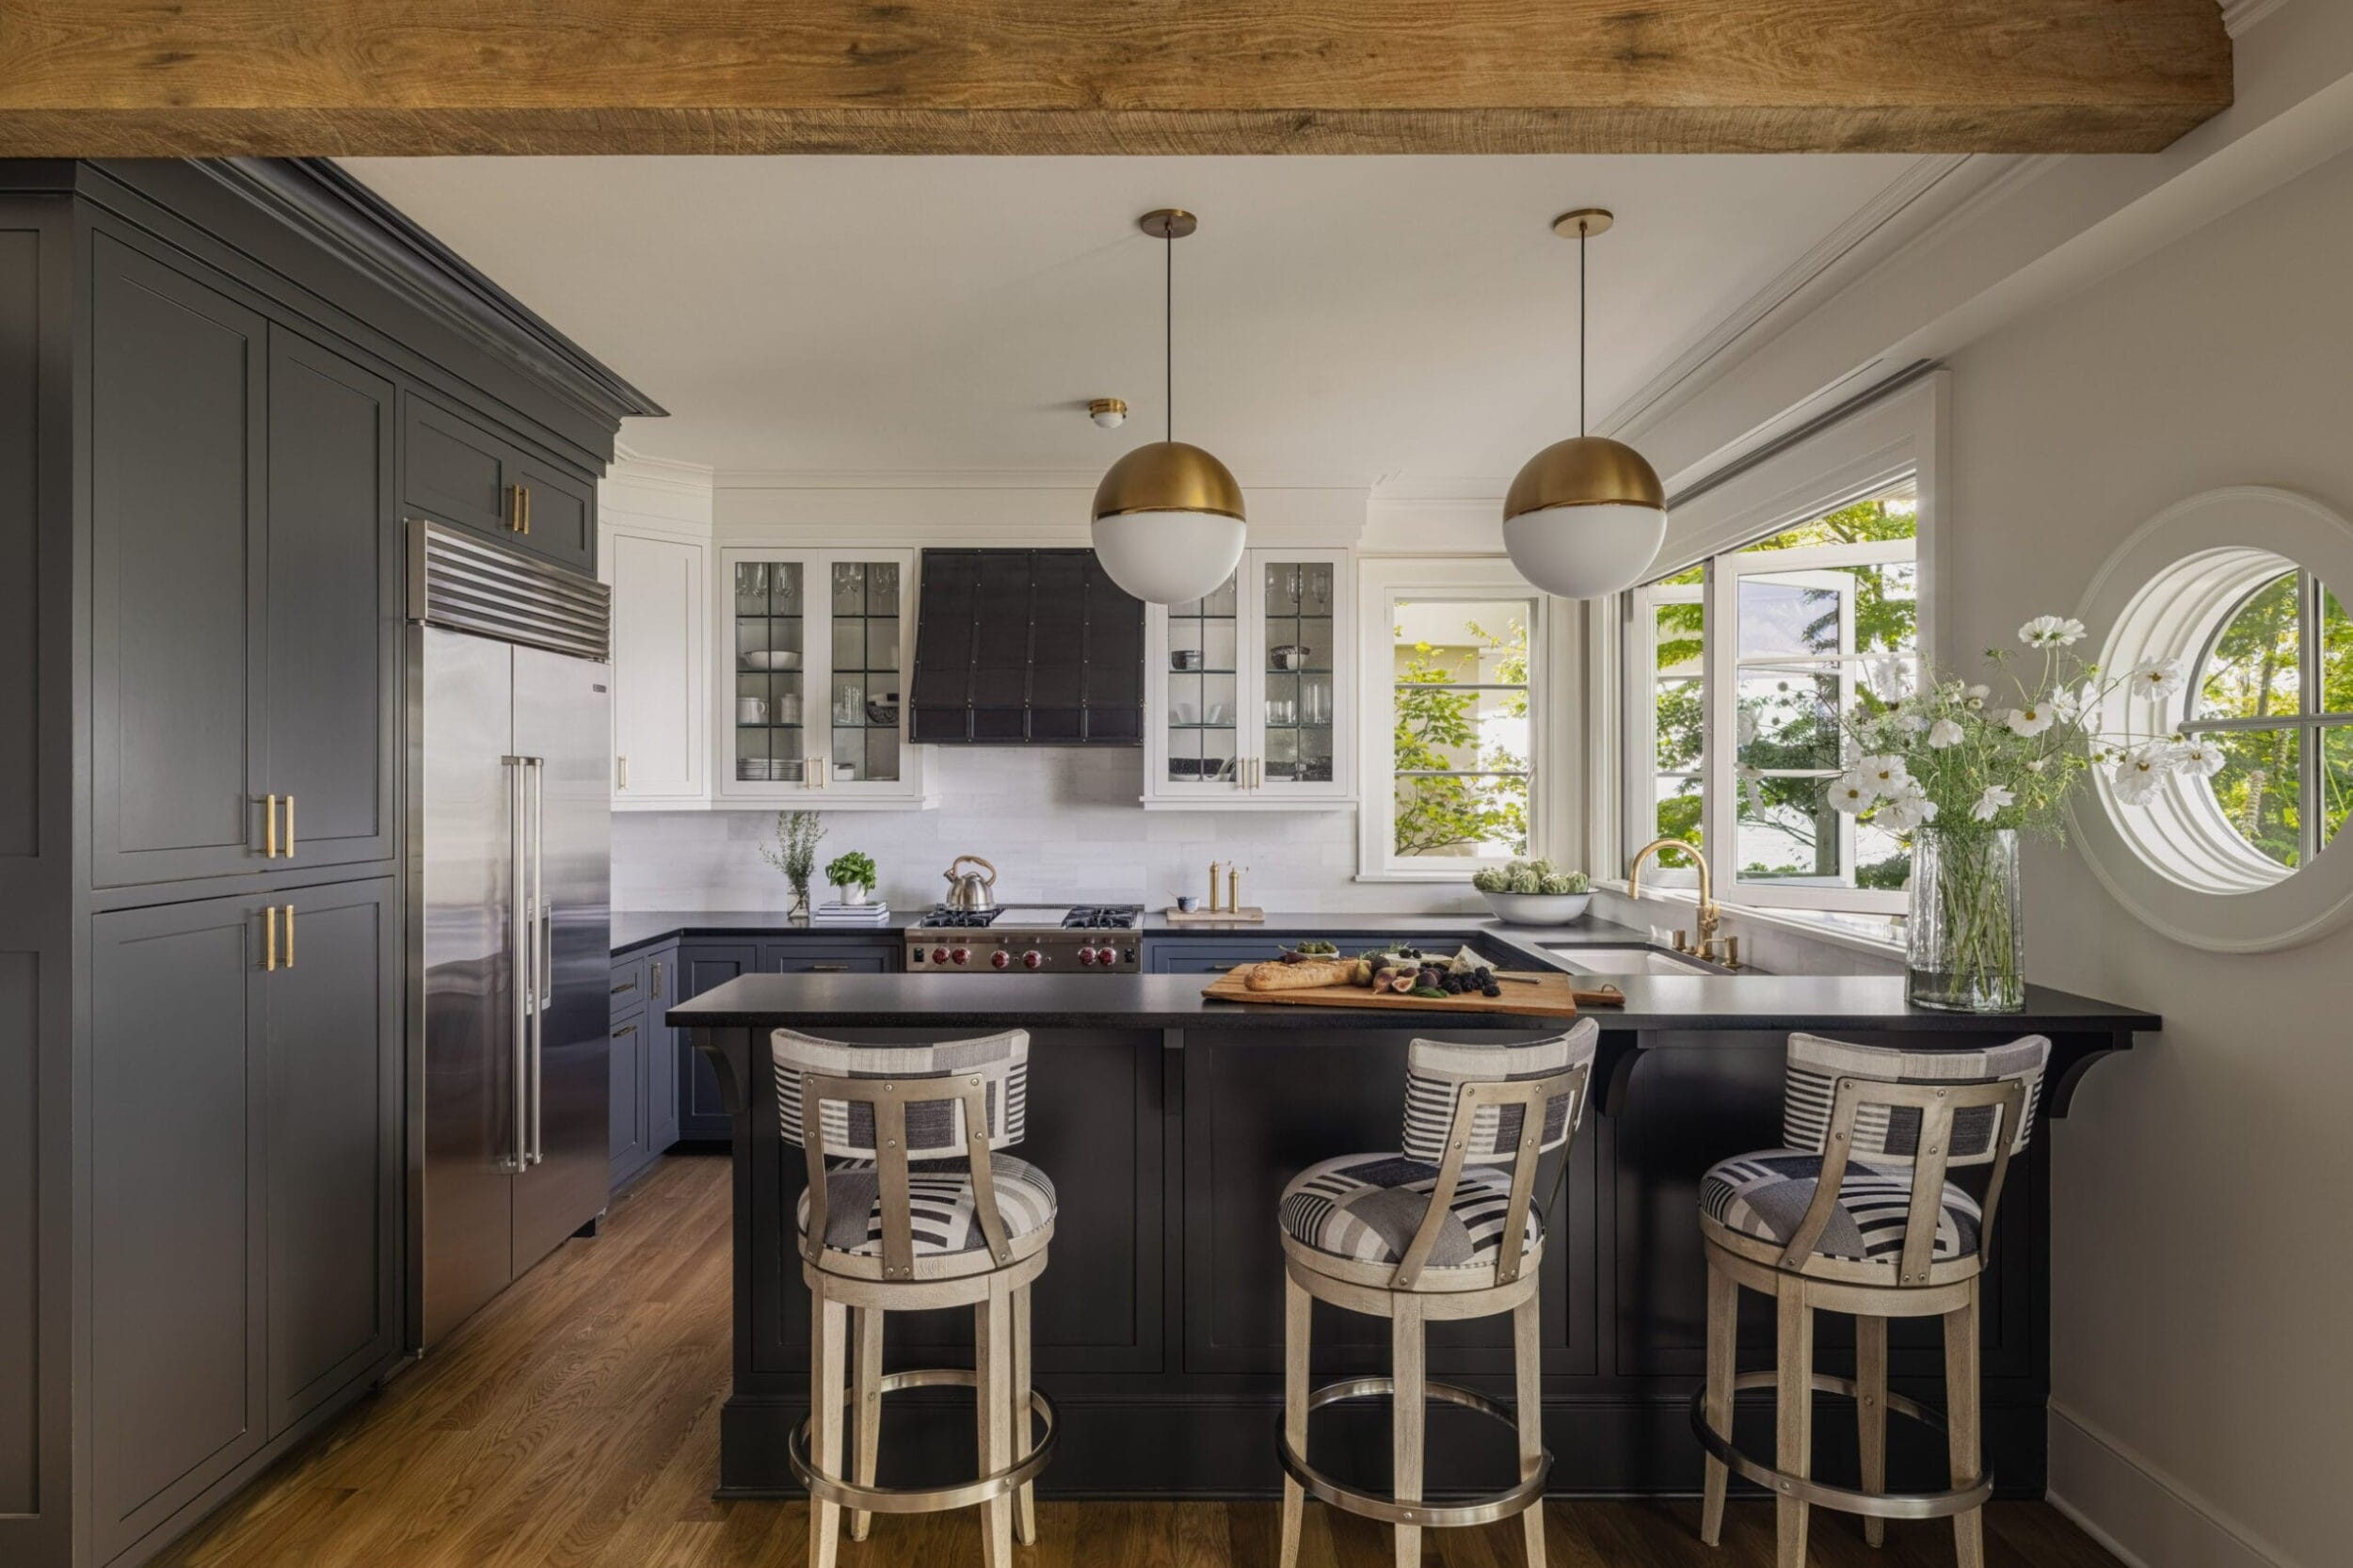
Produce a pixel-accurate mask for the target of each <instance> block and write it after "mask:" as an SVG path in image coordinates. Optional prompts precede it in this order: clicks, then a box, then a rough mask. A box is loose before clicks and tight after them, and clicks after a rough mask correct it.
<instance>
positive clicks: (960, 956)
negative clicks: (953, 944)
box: [948, 948, 972, 964]
mask: <svg viewBox="0 0 2353 1568" xmlns="http://www.w3.org/2000/svg"><path fill="white" fill-rule="evenodd" d="M948 956H949V957H951V958H952V959H954V960H955V961H956V962H957V963H959V964H961V963H963V962H964V961H965V960H966V959H968V958H969V957H971V956H972V950H971V949H969V948H958V949H956V951H955V952H952V953H950V954H949V955H948Z"/></svg>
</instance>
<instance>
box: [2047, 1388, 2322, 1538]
mask: <svg viewBox="0 0 2353 1568" xmlns="http://www.w3.org/2000/svg"><path fill="white" fill-rule="evenodd" d="M2050 1420H2051V1428H2050V1430H2051V1446H2050V1454H2051V1481H2050V1492H2049V1500H2050V1503H2051V1506H2052V1507H2053V1508H2056V1509H2057V1510H2058V1511H2059V1512H2061V1513H2063V1514H2065V1515H2067V1517H2068V1518H2070V1519H2072V1520H2073V1521H2074V1522H2075V1524H2076V1525H2078V1526H2079V1527H2081V1528H2082V1529H2083V1531H2084V1533H2085V1534H2086V1535H2089V1536H2090V1537H2091V1538H2092V1539H2093V1540H2094V1541H2097V1542H2098V1543H2099V1544H2101V1545H2102V1546H2104V1547H2105V1548H2106V1549H2107V1550H2108V1551H2109V1552H2110V1553H2112V1554H2114V1556H2115V1557H2116V1558H2117V1559H2118V1560H2121V1562H2123V1563H2124V1564H2125V1565H2126V1568H2297V1564H2296V1563H2294V1562H2292V1561H2291V1560H2289V1559H2288V1558H2287V1557H2286V1556H2285V1555H2284V1554H2282V1553H2281V1552H2280V1551H2279V1550H2277V1549H2276V1548H2274V1547H2272V1546H2270V1545H2268V1544H2265V1543H2262V1542H2259V1541H2257V1540H2256V1539H2255V1538H2254V1537H2253V1536H2252V1535H2251V1534H2250V1533H2249V1531H2248V1530H2247V1529H2246V1528H2245V1527H2243V1526H2241V1525H2238V1524H2237V1523H2235V1522H2233V1521H2232V1520H2231V1519H2229V1518H2227V1517H2225V1516H2224V1515H2223V1514H2222V1513H2221V1512H2219V1511H2218V1510H2217V1509H2216V1508H2214V1507H2213V1505H2211V1504H2209V1503H2208V1502H2206V1501H2205V1500H2204V1499H2203V1498H2201V1497H2200V1496H2198V1495H2197V1494H2196V1493H2194V1492H2192V1491H2190V1490H2189V1489H2188V1488H2187V1487H2185V1486H2184V1485H2182V1483H2181V1482H2179V1481H2177V1480H2174V1479H2173V1478H2172V1477H2170V1476H2169V1475H2167V1474H2166V1473H2165V1472H2164V1471H2162V1470H2160V1469H2158V1468H2157V1467H2156V1466H2155V1465H2153V1464H2150V1463H2149V1462H2148V1461H2147V1460H2145V1459H2143V1458H2141V1457H2140V1456H2139V1455H2138V1454H2137V1453H2135V1452H2133V1451H2132V1449H2130V1448H2127V1447H2125V1446H2124V1445H2123V1444H2121V1443H2120V1442H2118V1441H2117V1440H2116V1439H2115V1438H2114V1437H2111V1436H2110V1435H2108V1434H2107V1433H2106V1432H2104V1431H2102V1430H2101V1429H2100V1428H2099V1427H2098V1426H2097V1425H2095V1424H2094V1423H2092V1422H2091V1421H2089V1420H2087V1419H2085V1418H2084V1417H2083V1416H2080V1415H2077V1414H2076V1413H2074V1412H2073V1411H2070V1410H2068V1409H2066V1408H2065V1407H2063V1406H2062V1405H2060V1404H2059V1402H2058V1401H2057V1400H2053V1401H2052V1402H2051V1416H2050Z"/></svg>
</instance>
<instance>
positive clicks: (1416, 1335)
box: [1389, 1296, 1430, 1568]
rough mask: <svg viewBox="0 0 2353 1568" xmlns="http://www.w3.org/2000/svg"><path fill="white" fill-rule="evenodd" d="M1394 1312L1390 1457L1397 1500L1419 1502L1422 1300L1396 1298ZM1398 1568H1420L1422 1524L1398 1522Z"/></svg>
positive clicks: (1424, 1365) (1423, 1408)
mask: <svg viewBox="0 0 2353 1568" xmlns="http://www.w3.org/2000/svg"><path fill="white" fill-rule="evenodd" d="M1396 1300H1397V1312H1396V1316H1394V1317H1392V1318H1391V1319H1390V1320H1389V1343H1390V1347H1391V1355H1392V1358H1393V1359H1394V1360H1395V1362H1396V1372H1395V1376H1396V1380H1397V1400H1396V1407H1395V1408H1394V1409H1393V1410H1392V1411H1391V1412H1390V1416H1391V1420H1390V1423H1389V1455H1390V1461H1391V1468H1392V1469H1393V1470H1394V1471H1395V1481H1394V1484H1395V1489H1396V1493H1397V1500H1398V1501H1399V1502H1401V1503H1418V1502H1420V1501H1421V1456H1422V1427H1423V1424H1424V1423H1425V1422H1426V1421H1427V1420H1428V1418H1429V1415H1430V1403H1429V1399H1430V1396H1429V1392H1428V1384H1429V1379H1428V1347H1427V1346H1426V1345H1425V1343H1424V1341H1423V1336H1422V1317H1421V1303H1420V1302H1419V1301H1417V1300H1416V1299H1414V1298H1413V1297H1411V1296H1400V1297H1398V1298H1396ZM1396 1528H1397V1568H1421V1526H1419V1525H1417V1524H1415V1525H1399V1526H1398V1527H1396Z"/></svg>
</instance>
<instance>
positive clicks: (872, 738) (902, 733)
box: [720, 549, 921, 807]
mask: <svg viewBox="0 0 2353 1568" xmlns="http://www.w3.org/2000/svg"><path fill="white" fill-rule="evenodd" d="M721 572H722V577H723V584H722V590H721V591H722V592H723V594H727V595H728V596H731V600H732V606H733V615H732V617H731V633H732V635H731V639H730V644H731V647H730V651H731V655H732V668H731V670H730V671H729V674H728V686H727V689H728V694H729V701H730V703H731V705H732V707H731V712H728V714H726V715H725V721H726V726H725V729H724V733H726V734H728V735H729V736H730V737H731V744H730V746H729V748H728V756H727V757H726V758H725V759H724V765H723V768H722V778H721V780H720V789H721V792H723V793H726V794H729V795H736V796H752V797H756V798H771V797H775V796H778V795H798V794H801V793H804V792H807V793H811V794H824V795H827V796H830V797H831V799H830V800H829V801H828V802H827V804H829V805H833V806H837V807H841V806H851V805H856V804H858V803H860V802H868V803H872V804H885V803H892V802H900V801H907V800H913V799H917V798H920V795H921V778H920V771H921V770H920V755H921V754H920V752H918V751H916V750H915V749H913V748H911V747H909V746H908V745H907V744H906V722H905V705H904V702H903V701H902V700H901V694H902V689H903V687H904V679H905V678H904V671H905V669H906V667H907V665H908V664H909V662H910V659H911V657H912V645H913V640H914V634H915V616H914V615H913V613H912V612H913V610H914V593H915V552H913V551H908V550H867V551H800V552H793V551H769V550H757V549H730V550H728V551H724V552H722V553H721ZM812 804H813V803H812Z"/></svg>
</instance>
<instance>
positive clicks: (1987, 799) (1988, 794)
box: [1969, 784, 2018, 822]
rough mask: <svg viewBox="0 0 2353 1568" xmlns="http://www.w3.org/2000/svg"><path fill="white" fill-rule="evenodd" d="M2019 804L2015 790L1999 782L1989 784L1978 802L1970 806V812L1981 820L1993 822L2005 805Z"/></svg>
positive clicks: (1978, 798)
mask: <svg viewBox="0 0 2353 1568" xmlns="http://www.w3.org/2000/svg"><path fill="white" fill-rule="evenodd" d="M2017 804H2018V796H2017V795H2016V794H2015V793H2014V792H2011V791H2009V790H2006V789H2004V788H2002V786H2000V785H1999V784H1988V785H1987V786H1986V787H1985V793H1983V794H1981V795H1979V796H1978V797H1977V804H1976V805H1975V806H1972V807H1971V808H1969V814H1970V815H1971V816H1972V817H1975V818H1976V819H1977V821H1979V822H1992V821H1993V819H1994V818H1995V817H1996V816H1998V815H1999V814H2000V813H2001V809H2002V808H2003V807H2005V806H2015V805H2017Z"/></svg>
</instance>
